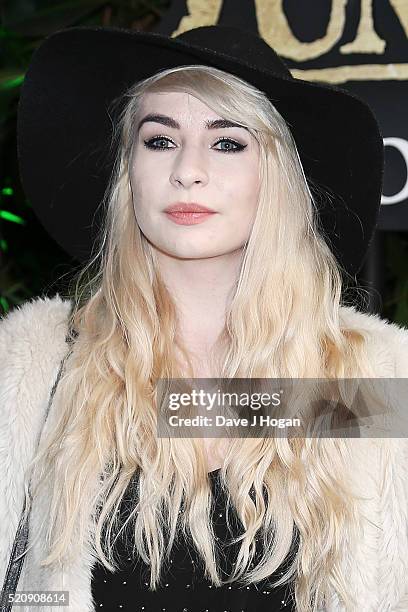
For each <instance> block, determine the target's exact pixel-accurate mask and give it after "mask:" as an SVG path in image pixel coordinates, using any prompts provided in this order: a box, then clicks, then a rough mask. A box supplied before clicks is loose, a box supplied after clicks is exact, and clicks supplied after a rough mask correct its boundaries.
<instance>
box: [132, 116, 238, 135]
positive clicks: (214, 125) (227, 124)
mask: <svg viewBox="0 0 408 612" xmlns="http://www.w3.org/2000/svg"><path fill="white" fill-rule="evenodd" d="M148 121H152V122H154V123H161V124H162V125H165V126H166V127H171V128H174V129H175V130H179V129H180V124H179V123H178V121H176V120H175V119H173V118H172V117H168V116H167V115H160V114H151V113H149V114H148V115H146V116H145V117H143V119H141V120H140V121H139V123H138V125H137V131H138V132H139V130H140V128H141V127H142V125H143V124H144V123H147V122H148ZM204 125H205V127H206V129H207V130H218V129H220V128H232V127H239V128H243V129H244V130H248V128H247V127H245V126H244V125H239V123H234V122H233V121H228V119H207V120H206V121H205V122H204Z"/></svg>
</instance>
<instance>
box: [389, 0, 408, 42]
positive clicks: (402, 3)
mask: <svg viewBox="0 0 408 612" xmlns="http://www.w3.org/2000/svg"><path fill="white" fill-rule="evenodd" d="M390 4H391V6H392V8H393V9H394V11H395V13H396V15H397V17H398V19H399V22H400V24H401V25H402V27H403V29H404V32H405V34H406V36H408V3H407V0H390Z"/></svg>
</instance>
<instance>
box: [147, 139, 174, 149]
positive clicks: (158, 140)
mask: <svg viewBox="0 0 408 612" xmlns="http://www.w3.org/2000/svg"><path fill="white" fill-rule="evenodd" d="M143 142H144V146H145V147H146V148H147V149H156V150H157V151H165V150H166V149H171V148H173V147H163V146H155V145H154V144H153V143H154V142H159V143H160V142H161V143H163V142H173V141H172V140H170V138H167V136H154V138H149V139H148V140H144V141H143ZM173 144H174V143H173Z"/></svg>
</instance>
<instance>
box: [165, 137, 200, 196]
mask: <svg viewBox="0 0 408 612" xmlns="http://www.w3.org/2000/svg"><path fill="white" fill-rule="evenodd" d="M170 182H171V184H172V185H174V186H177V185H180V184H181V185H183V187H186V188H187V187H189V186H190V185H193V184H194V183H202V184H206V183H207V182H208V170H207V161H206V157H205V154H204V153H203V152H202V151H199V150H198V147H195V146H192V147H186V148H184V149H183V150H182V151H180V152H179V153H178V155H177V159H176V160H175V161H174V166H173V169H172V172H171V175H170Z"/></svg>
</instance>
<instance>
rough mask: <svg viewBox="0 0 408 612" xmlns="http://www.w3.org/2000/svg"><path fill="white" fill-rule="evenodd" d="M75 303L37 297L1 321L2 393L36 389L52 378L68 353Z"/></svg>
mask: <svg viewBox="0 0 408 612" xmlns="http://www.w3.org/2000/svg"><path fill="white" fill-rule="evenodd" d="M71 307H72V304H71V300H65V299H62V298H61V297H60V296H59V295H58V294H56V295H55V296H53V297H35V298H32V299H31V300H29V301H26V302H24V303H23V304H21V305H19V306H16V307H15V308H14V309H13V310H11V311H10V312H9V313H7V314H6V315H5V316H3V317H2V318H1V319H0V387H1V389H0V392H1V393H2V394H3V393H7V392H10V391H11V389H16V388H17V387H18V388H19V389H22V387H27V386H28V385H29V384H32V385H34V387H32V389H31V390H32V392H33V393H34V392H35V390H36V388H37V386H38V385H39V384H40V383H41V381H42V380H43V381H46V380H48V379H49V377H50V376H52V374H53V372H54V370H55V368H56V367H58V363H59V361H60V360H61V359H62V357H63V354H64V353H65V351H66V342H65V337H66V334H67V331H68V319H69V314H70V311H71Z"/></svg>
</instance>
